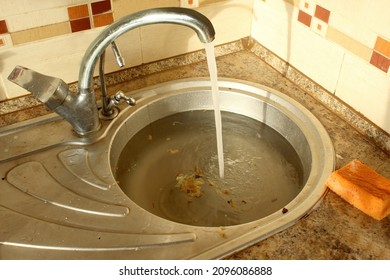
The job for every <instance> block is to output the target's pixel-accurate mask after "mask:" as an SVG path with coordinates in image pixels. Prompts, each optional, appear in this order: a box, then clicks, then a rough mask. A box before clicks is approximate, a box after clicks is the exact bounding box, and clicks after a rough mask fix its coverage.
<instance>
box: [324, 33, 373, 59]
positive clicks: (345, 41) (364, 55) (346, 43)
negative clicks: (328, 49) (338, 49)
mask: <svg viewBox="0 0 390 280" xmlns="http://www.w3.org/2000/svg"><path fill="white" fill-rule="evenodd" d="M326 38H327V39H329V40H331V41H333V42H335V43H336V44H338V45H340V46H342V47H343V48H345V49H346V50H348V51H350V52H352V53H353V54H355V55H357V56H358V57H360V58H361V59H363V60H364V61H369V60H370V57H371V54H372V49H370V48H369V47H367V46H365V45H363V44H362V43H360V42H358V41H356V40H355V39H353V38H351V37H349V36H347V35H346V34H344V33H342V32H340V31H339V30H337V29H335V28H333V27H331V26H329V27H328V31H327V34H326Z"/></svg>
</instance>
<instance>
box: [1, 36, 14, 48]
mask: <svg viewBox="0 0 390 280" xmlns="http://www.w3.org/2000/svg"><path fill="white" fill-rule="evenodd" d="M0 40H1V43H0V50H4V49H6V48H11V47H12V46H13V44H12V40H11V35H10V34H2V35H0Z"/></svg>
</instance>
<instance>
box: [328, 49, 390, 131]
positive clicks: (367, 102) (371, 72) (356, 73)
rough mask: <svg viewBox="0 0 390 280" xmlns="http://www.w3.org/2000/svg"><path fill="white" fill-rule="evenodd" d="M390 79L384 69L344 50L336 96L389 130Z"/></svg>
mask: <svg viewBox="0 0 390 280" xmlns="http://www.w3.org/2000/svg"><path fill="white" fill-rule="evenodd" d="M389 93H390V81H389V78H388V75H386V74H385V73H384V72H383V71H380V70H379V69H376V68H374V67H372V66H371V65H370V64H369V63H367V62H365V61H362V60H361V59H359V58H358V57H356V56H353V55H350V54H348V53H346V54H345V57H344V61H343V66H342V69H341V72H340V78H339V82H338V84H337V89H336V96H338V97H339V98H341V99H342V100H343V101H344V102H346V103H347V104H349V105H350V106H351V107H353V108H354V109H356V110H357V111H359V112H360V113H362V114H363V115H364V116H366V117H367V118H368V119H370V120H371V121H373V122H374V123H375V124H377V125H378V126H379V127H382V128H383V129H384V130H386V131H387V132H388V133H390V110H389V108H390V96H389Z"/></svg>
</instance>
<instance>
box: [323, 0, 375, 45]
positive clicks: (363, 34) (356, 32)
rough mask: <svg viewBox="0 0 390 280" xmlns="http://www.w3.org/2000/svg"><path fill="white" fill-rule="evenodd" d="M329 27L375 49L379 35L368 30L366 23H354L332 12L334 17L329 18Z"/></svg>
mask: <svg viewBox="0 0 390 280" xmlns="http://www.w3.org/2000/svg"><path fill="white" fill-rule="evenodd" d="M338 2H339V1H338ZM342 2H343V1H342ZM329 26H332V28H334V29H336V30H338V31H339V32H342V33H344V34H346V35H348V36H349V37H351V38H352V39H354V40H356V41H357V42H360V43H361V44H363V45H365V46H367V47H369V48H371V49H372V48H373V47H374V44H375V41H376V38H377V34H376V33H375V32H373V31H372V30H371V29H369V28H367V25H366V24H365V23H364V22H352V21H350V20H348V18H345V17H343V16H342V15H340V14H339V13H337V12H334V11H332V16H331V17H330V18H329Z"/></svg>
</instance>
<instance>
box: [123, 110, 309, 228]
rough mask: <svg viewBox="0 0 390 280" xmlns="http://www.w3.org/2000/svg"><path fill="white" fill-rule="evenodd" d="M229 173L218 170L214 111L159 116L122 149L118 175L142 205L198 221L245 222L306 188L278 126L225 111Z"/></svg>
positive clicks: (178, 219) (165, 215) (203, 223)
mask: <svg viewBox="0 0 390 280" xmlns="http://www.w3.org/2000/svg"><path fill="white" fill-rule="evenodd" d="M222 120H223V137H224V153H225V177H224V178H220V177H219V172H218V160H217V152H216V149H215V144H214V143H215V141H216V139H215V137H216V136H215V122H214V117H213V111H192V112H185V113H179V114H175V115H172V116H169V117H166V118H164V119H161V120H159V121H157V122H155V123H153V124H151V125H149V126H147V127H145V128H144V129H143V130H141V131H140V132H139V133H137V134H136V135H135V136H134V137H133V138H132V139H131V140H130V141H129V143H128V144H127V145H126V147H125V148H124V150H123V152H122V154H121V156H120V158H119V161H118V169H117V172H116V178H117V180H118V181H119V185H120V186H121V188H122V189H123V191H124V192H125V193H126V194H127V195H128V196H129V197H130V198H131V199H132V200H133V201H134V202H135V203H137V204H138V205H139V206H141V207H142V208H144V209H145V210H147V211H149V212H151V213H154V214H155V215H158V216H160V217H163V218H166V219H169V220H172V221H175V222H179V223H184V224H191V225H198V226H228V225H236V224H241V223H246V222H250V221H254V220H257V219H259V218H262V217H265V216H267V215H269V214H271V213H273V212H275V211H278V210H279V209H280V211H281V209H282V208H283V207H284V206H285V205H286V204H287V203H288V202H290V201H291V200H292V199H293V198H294V197H295V196H296V195H297V194H298V193H299V192H300V190H301V187H302V186H303V184H304V182H302V181H303V179H302V178H303V174H302V165H301V162H300V160H299V157H298V155H297V154H296V152H295V150H294V149H293V148H292V147H291V145H290V144H289V143H288V142H287V141H286V140H285V139H284V138H283V137H282V136H281V135H280V134H279V133H277V132H276V131H274V130H273V129H271V128H269V127H267V126H266V125H264V124H262V123H260V122H257V121H255V120H253V119H250V118H248V117H244V116H240V115H236V114H232V113H225V112H224V113H223V114H222Z"/></svg>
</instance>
